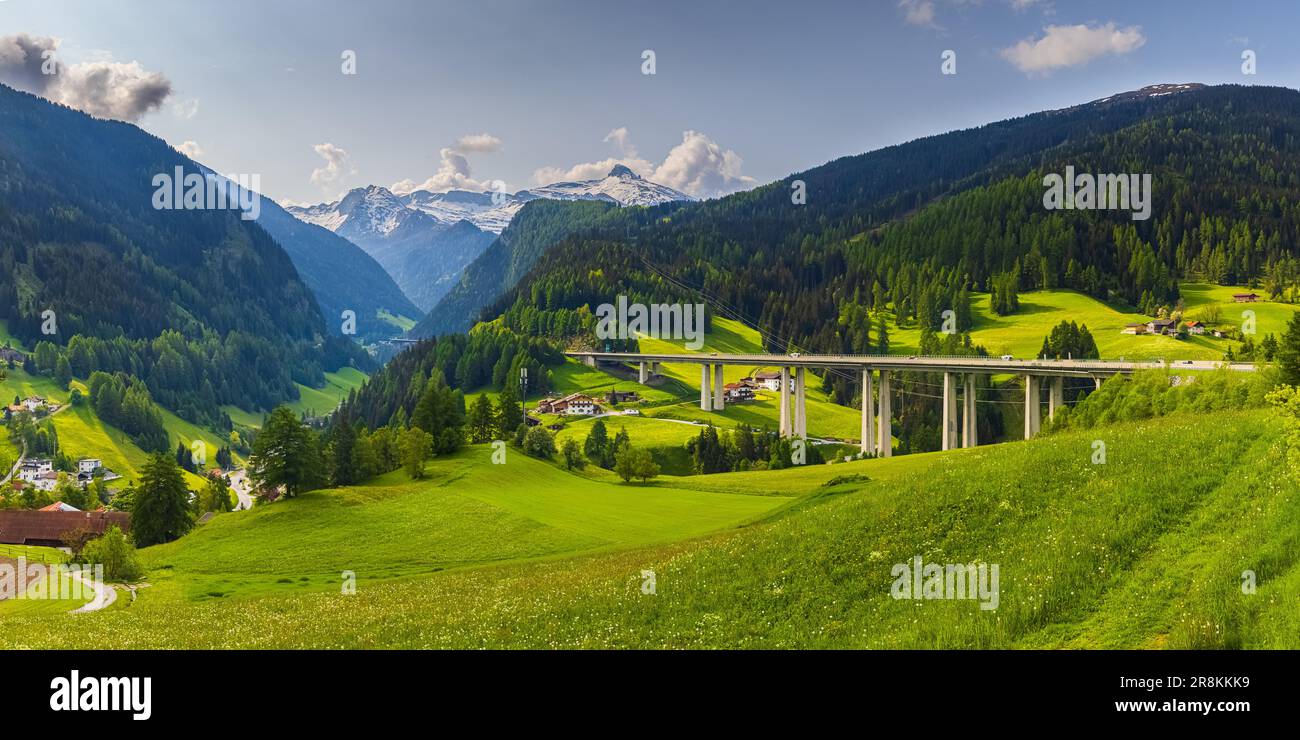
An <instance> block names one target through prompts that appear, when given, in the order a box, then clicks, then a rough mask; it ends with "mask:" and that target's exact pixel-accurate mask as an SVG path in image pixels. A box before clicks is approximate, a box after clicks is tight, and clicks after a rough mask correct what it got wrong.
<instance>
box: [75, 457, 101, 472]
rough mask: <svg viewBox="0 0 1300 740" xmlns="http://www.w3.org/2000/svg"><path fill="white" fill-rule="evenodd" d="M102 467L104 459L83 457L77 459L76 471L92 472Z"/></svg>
mask: <svg viewBox="0 0 1300 740" xmlns="http://www.w3.org/2000/svg"><path fill="white" fill-rule="evenodd" d="M102 467H104V461H103V460H100V459H99V458H97V457H83V458H81V459H80V460H78V461H77V472H78V473H94V472H95V471H96V470H99V469H100V468H102Z"/></svg>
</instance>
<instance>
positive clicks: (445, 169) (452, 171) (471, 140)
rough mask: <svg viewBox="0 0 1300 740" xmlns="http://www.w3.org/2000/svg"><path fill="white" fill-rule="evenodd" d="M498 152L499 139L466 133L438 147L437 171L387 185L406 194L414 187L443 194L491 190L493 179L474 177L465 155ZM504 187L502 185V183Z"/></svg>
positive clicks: (395, 191) (486, 134)
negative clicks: (426, 175)
mask: <svg viewBox="0 0 1300 740" xmlns="http://www.w3.org/2000/svg"><path fill="white" fill-rule="evenodd" d="M499 151H501V139H500V138H498V137H496V136H493V135H492V134H489V133H487V132H484V133H481V134H465V135H464V136H462V137H460V138H459V139H457V140H456V143H455V145H453V146H447V147H443V148H442V149H439V150H438V171H437V172H435V173H433V174H432V175H431V176H429V177H428V178H427V179H426V180H425V181H424V182H416V181H415V180H411V179H405V180H399V181H398V182H395V183H393V184H392V185H390V186H389V187H388V189H389V190H391V191H393V192H394V193H397V194H398V195H405V194H407V193H410V192H413V191H416V190H428V191H429V192H433V193H445V192H446V191H448V190H469V191H483V190H494V189H496V188H494V187H493V185H494V184H497V183H498V181H496V180H477V179H475V178H474V176H473V175H474V172H473V168H471V167H470V164H469V158H468V157H466V156H465V155H467V154H491V153H492V152H499ZM501 187H502V188H504V187H505V184H504V183H501Z"/></svg>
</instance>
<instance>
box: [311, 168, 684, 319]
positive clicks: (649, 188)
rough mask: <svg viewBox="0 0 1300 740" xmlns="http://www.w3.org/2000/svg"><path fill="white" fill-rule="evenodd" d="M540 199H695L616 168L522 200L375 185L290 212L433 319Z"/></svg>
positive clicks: (627, 202) (519, 195) (526, 193)
mask: <svg viewBox="0 0 1300 740" xmlns="http://www.w3.org/2000/svg"><path fill="white" fill-rule="evenodd" d="M534 200H563V201H593V202H599V203H605V204H608V205H613V206H651V205H658V204H660V203H667V202H672V201H690V200H693V198H691V196H689V195H687V194H685V193H682V192H680V191H677V190H674V189H672V188H670V187H667V186H665V185H659V184H657V183H653V182H650V181H649V180H645V179H644V178H642V177H640V176H639V175H637V174H636V173H634V172H633V171H632V170H631V169H629V168H627V167H625V166H623V165H616V166H615V167H614V168H613V169H612V170H611V171H610V172H609V174H608V175H606V176H605V177H603V178H600V179H595V180H583V181H574V182H557V183H552V184H550V185H544V186H541V187H536V188H532V189H529V190H520V191H518V192H515V193H505V192H493V193H488V192H481V193H475V192H469V191H465V190H451V191H448V192H444V193H434V192H430V191H427V190H415V191H413V192H410V193H406V194H403V195H398V194H395V193H393V192H392V191H390V190H388V189H387V188H384V187H380V186H377V185H370V186H367V187H362V188H356V189H353V190H351V191H349V192H348V193H347V194H345V195H344V196H343V197H342V198H341V199H339V200H337V201H333V202H330V203H320V204H317V205H313V206H295V205H289V206H286V210H287V211H288V212H289V213H291V214H293V215H294V216H296V217H297V218H299V219H300V220H302V221H305V222H307V223H310V224H314V225H317V226H320V227H322V228H325V229H328V230H330V231H332V232H334V233H335V234H337V235H339V236H342V237H344V238H346V239H347V240H348V241H350V242H352V243H353V244H356V245H357V246H359V247H361V248H362V249H364V250H365V251H366V252H367V253H368V254H370V256H372V257H374V259H375V260H376V261H378V262H379V264H380V265H382V266H383V267H384V269H385V270H387V271H388V273H389V275H391V276H392V278H393V279H394V280H395V281H396V282H397V285H398V286H399V287H401V289H402V291H403V292H404V293H405V294H406V296H407V297H409V298H410V300H411V301H412V302H414V303H415V305H416V306H418V307H419V308H420V309H421V311H424V312H428V311H430V310H431V309H433V308H434V307H435V306H436V305H437V304H438V302H439V301H440V300H441V299H442V298H443V296H445V295H446V294H447V293H448V291H450V290H451V289H452V287H453V286H454V285H455V284H456V282H457V281H458V280H459V279H460V277H461V273H462V272H463V271H464V270H465V268H466V267H467V266H468V265H469V264H470V263H471V262H473V261H474V260H475V259H476V258H478V257H479V255H481V254H482V253H483V252H484V250H486V249H487V248H488V247H489V245H491V244H493V242H494V241H496V239H497V235H498V234H500V233H502V232H503V231H504V230H505V229H506V228H507V227H508V226H509V224H510V223H511V221H512V220H513V219H514V218H515V216H516V214H518V213H519V212H520V210H521V209H523V207H524V205H525V204H527V203H528V202H530V201H534Z"/></svg>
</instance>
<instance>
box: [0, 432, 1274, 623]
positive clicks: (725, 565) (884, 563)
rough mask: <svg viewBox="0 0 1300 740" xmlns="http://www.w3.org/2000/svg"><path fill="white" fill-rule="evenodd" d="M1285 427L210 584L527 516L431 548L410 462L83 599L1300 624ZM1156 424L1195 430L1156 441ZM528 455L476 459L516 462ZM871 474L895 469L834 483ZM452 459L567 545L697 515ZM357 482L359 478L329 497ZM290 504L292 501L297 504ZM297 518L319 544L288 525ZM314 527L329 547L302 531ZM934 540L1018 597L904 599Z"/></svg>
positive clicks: (874, 478)
mask: <svg viewBox="0 0 1300 740" xmlns="http://www.w3.org/2000/svg"><path fill="white" fill-rule="evenodd" d="M1278 434H1279V429H1278V426H1277V422H1276V421H1275V420H1274V419H1272V418H1271V417H1270V416H1269V415H1268V413H1267V412H1261V411H1255V412H1240V413H1233V414H1226V415H1220V416H1216V417H1215V423H1214V424H1207V423H1205V418H1204V417H1201V416H1187V415H1184V416H1175V417H1169V418H1164V419H1160V420H1156V421H1148V422H1142V423H1135V424H1127V425H1120V426H1115V427H1112V428H1108V429H1105V430H1101V431H1097V430H1091V431H1089V432H1087V433H1077V434H1061V435H1051V436H1047V437H1041V438H1039V439H1036V440H1034V441H1031V442H1017V443H1010V444H1005V445H997V446H991V447H984V448H977V449H974V450H960V451H955V452H950V453H931V454H925V455H912V456H906V457H901V458H892V459H884V460H866V461H861V462H854V463H847V464H841V465H834V466H817V467H815V468H802V469H791V470H784V471H773V472H761V473H733V474H727V475H719V476H707V477H701V478H694V479H690V480H689V481H666V482H664V483H662V484H660V485H656V486H649V487H644V488H615V489H613V490H617V491H620V492H624V494H623V495H625V496H626V497H627V500H634V499H640V498H641V497H643V496H649V495H653V494H654V493H658V492H661V491H664V490H666V491H669V492H671V493H672V495H674V496H689V495H703V493H702V492H700V493H697V494H688V493H685V492H683V491H682V490H681V486H686V485H697V486H700V487H702V488H709V489H712V488H715V487H716V488H719V489H723V490H735V491H742V490H749V491H755V492H761V491H774V490H775V491H780V492H782V493H786V494H797V495H800V496H801V497H802V498H801V499H800V501H799V502H798V503H797V504H796V505H795V506H794V507H793V508H785V509H780V510H776V512H775V514H774V515H773V516H771V517H769V518H768V519H765V520H762V521H759V522H757V523H754V524H752V525H750V526H746V527H741V528H739V529H730V530H725V531H722V532H719V533H716V534H713V535H707V536H704V537H700V538H695V539H686V540H684V541H680V542H676V543H670V544H657V545H649V546H633V547H631V548H630V549H628V548H627V547H626V546H623V547H619V546H614V547H613V549H612V550H608V551H596V552H592V553H589V554H581V555H577V556H575V557H543V558H540V559H536V560H527V561H513V562H507V563H504V564H501V565H493V566H490V567H475V568H468V569H453V570H449V571H447V572H440V573H435V574H432V575H425V576H411V577H405V578H394V579H390V580H384V581H375V582H367V581H365V570H364V568H363V569H361V570H359V571H358V572H359V575H361V577H362V579H363V581H362V585H361V587H360V589H359V591H358V593H357V594H356V595H351V596H345V595H339V594H336V593H333V592H331V591H327V590H322V589H318V588H311V587H310V586H301V587H300V586H295V585H292V584H290V583H286V584H282V585H281V586H280V587H279V588H280V590H290V591H292V590H297V591H299V593H291V594H287V595H286V594H283V593H265V594H260V595H251V594H250V596H249V597H248V598H232V597H223V598H212V597H203V596H201V595H199V596H195V595H194V594H192V593H187V591H186V587H185V585H184V584H185V583H187V582H189V583H193V582H196V581H195V579H196V577H197V576H196V573H197V574H198V575H199V576H202V574H203V572H204V569H206V570H208V571H211V570H221V569H223V568H224V569H229V570H236V569H239V570H252V571H254V572H259V573H267V574H276V573H281V572H283V573H286V575H285V576H284V578H285V579H287V580H290V581H292V580H293V579H297V578H303V577H308V578H312V579H313V580H314V579H315V578H316V576H315V574H316V573H320V572H323V571H326V570H329V569H331V568H339V567H346V564H347V562H348V561H349V560H352V561H354V562H356V563H363V564H366V565H367V566H368V567H369V566H370V563H369V562H368V561H369V560H370V559H372V558H374V559H378V558H379V557H380V556H379V553H381V552H383V551H385V550H388V551H389V554H390V556H400V557H399V558H397V559H396V560H389V561H388V563H389V567H390V568H391V567H396V568H398V569H400V568H401V567H402V566H401V565H400V563H404V562H405V559H406V558H407V557H416V558H422V559H423V562H424V564H426V565H432V564H434V563H435V562H437V561H439V559H440V558H449V559H456V558H457V557H459V556H463V555H464V554H465V553H467V552H468V553H469V554H470V557H482V556H483V555H484V554H485V553H486V552H488V551H491V550H493V549H494V548H495V547H496V546H495V545H493V544H492V543H493V542H496V541H498V540H500V539H502V538H499V537H497V536H495V535H487V534H485V535H484V536H485V537H487V538H488V541H487V542H486V543H475V542H472V541H471V542H465V541H464V539H463V538H461V543H460V544H457V545H454V546H452V547H450V548H442V549H440V547H439V546H437V545H436V544H434V541H436V539H437V538H438V537H439V536H440V535H438V534H436V532H437V531H438V530H440V529H443V528H444V525H443V524H442V523H441V522H439V523H438V526H431V527H425V528H424V529H423V531H424V532H427V533H429V532H431V533H435V534H428V535H425V536H426V537H431V538H433V540H431V541H429V544H428V546H427V547H424V548H421V547H420V546H418V545H416V544H415V543H413V542H403V543H402V544H400V545H399V546H396V547H395V548H393V546H392V545H390V544H389V542H388V540H387V538H385V537H383V536H381V535H379V533H378V530H376V529H375V528H374V522H376V521H381V520H387V521H388V524H387V525H385V526H387V527H393V528H395V529H396V531H398V532H405V531H409V530H407V529H406V528H408V527H410V525H409V524H408V523H406V522H404V521H403V520H402V519H401V518H400V517H382V516H373V515H371V514H369V513H366V512H365V510H366V509H368V508H369V507H375V506H378V507H385V506H395V505H397V504H395V503H394V501H395V500H396V499H400V498H401V495H400V494H392V493H389V494H383V493H379V491H383V490H386V488H387V484H385V485H380V486H378V487H377V489H378V490H377V491H376V492H375V494H374V498H373V499H370V500H368V499H366V492H365V489H353V490H350V491H348V492H331V493H323V494H319V495H318V497H317V500H315V501H312V500H310V497H309V498H308V499H304V500H303V501H301V502H298V503H297V505H298V506H300V507H303V508H304V509H306V508H307V507H319V508H320V511H321V512H332V513H331V514H330V515H331V516H338V517H340V519H341V518H343V517H345V516H347V514H345V513H343V510H347V511H350V512H352V514H353V516H356V517H358V518H357V519H356V521H357V522H359V524H358V525H357V526H356V532H355V535H354V536H353V537H352V539H351V540H349V541H344V540H342V539H340V540H337V541H335V542H332V543H325V542H314V540H315V538H316V535H315V532H316V531H317V530H318V529H320V528H319V527H309V526H301V527H299V526H296V524H295V522H300V521H303V520H301V519H300V518H299V517H290V516H288V515H287V513H288V512H287V510H285V509H280V510H279V511H277V510H276V507H271V508H269V509H267V510H266V511H265V512H262V513H260V516H261V517H263V518H262V519H261V520H260V521H259V519H257V518H255V517H258V516H259V512H256V511H254V512H253V514H252V515H251V516H249V517H243V516H242V515H238V516H236V515H231V516H228V517H225V518H224V520H223V518H222V517H219V518H218V520H217V522H215V523H214V524H217V525H222V526H220V527H218V526H214V525H207V527H206V528H205V529H203V530H200V531H199V532H198V533H196V534H195V535H192V536H191V537H190V538H187V539H185V540H182V541H180V542H179V543H176V544H174V545H170V546H168V548H167V549H162V548H159V549H156V550H153V551H148V553H149V560H150V561H151V564H152V565H153V566H154V568H155V573H156V574H159V575H158V576H157V581H158V585H157V586H156V587H155V588H153V589H149V590H147V592H146V594H145V595H144V596H142V598H141V600H140V601H139V602H138V603H137V604H136V605H135V606H133V607H132V608H131V609H130V610H118V611H115V612H110V613H106V614H102V615H87V616H85V617H83V618H84V619H85V620H86V621H87V622H88V623H92V622H93V624H89V625H88V626H91V627H93V628H94V629H95V630H96V634H98V635H101V640H102V641H101V643H99V644H100V645H101V646H103V647H146V646H148V647H152V646H189V647H236V646H239V647H469V648H476V647H485V646H511V647H590V648H602V647H723V646H732V647H885V648H894V647H919V648H943V647H961V648H974V647H1132V648H1161V647H1291V648H1294V647H1296V646H1297V638H1296V635H1297V634H1300V610H1297V609H1296V608H1295V593H1296V592H1297V588H1298V587H1300V529H1298V528H1297V527H1296V525H1295V522H1296V521H1300V496H1298V495H1297V490H1296V487H1295V485H1294V484H1292V483H1290V482H1288V481H1284V480H1283V479H1280V478H1279V476H1277V475H1276V473H1275V471H1276V470H1278V469H1279V466H1280V465H1281V464H1282V461H1281V459H1280V458H1279V457H1278V454H1279V450H1278V445H1277V440H1278ZM1098 437H1100V438H1102V439H1104V441H1105V442H1106V444H1107V448H1108V452H1109V454H1108V460H1107V462H1106V464H1104V465H1094V464H1092V463H1091V462H1090V460H1091V454H1092V444H1093V441H1094V439H1096V438H1098ZM1156 447H1164V448H1168V449H1177V450H1181V451H1188V454H1165V455H1153V454H1151V451H1152V449H1153V448H1156ZM457 464H458V461H457V460H448V461H442V462H439V463H438V465H440V466H443V465H446V466H453V467H454V466H455V465H457ZM512 466H513V463H512V464H511V465H507V466H502V467H499V468H498V469H497V470H496V471H493V470H492V468H493V466H490V465H479V466H476V467H475V470H476V471H477V470H482V471H491V472H492V474H493V475H498V476H502V475H508V473H507V471H509V470H511V469H512ZM518 470H519V472H521V473H525V474H526V475H527V476H529V477H533V476H536V475H540V472H541V468H535V467H532V466H529V467H527V468H522V467H521V468H520V469H518ZM853 473H856V474H859V475H863V476H866V477H867V478H869V480H862V479H858V480H852V479H849V480H848V482H845V483H841V484H838V485H834V486H830V487H825V486H824V485H823V484H824V483H826V482H828V481H830V480H831V479H832V478H836V477H842V476H846V475H849V474H853ZM466 474H467V475H470V474H472V473H468V472H467V473H466ZM548 474H549V471H548ZM449 475H450V476H452V477H454V475H455V474H454V473H452V472H451V471H450V469H440V472H439V477H438V478H436V479H435V482H434V483H433V484H432V486H431V488H430V489H428V490H427V491H426V492H425V493H424V494H419V493H415V492H411V493H410V494H408V495H414V496H420V495H424V496H431V497H437V496H458V497H459V496H466V495H468V494H466V493H463V492H465V491H471V490H472V491H492V492H493V493H491V494H487V496H488V497H491V498H497V497H500V498H501V499H502V500H501V501H496V500H493V501H489V502H488V503H491V504H492V505H494V506H496V505H497V504H498V503H505V504H507V505H508V507H509V509H510V511H509V514H510V515H517V516H525V517H528V518H529V520H530V521H531V522H533V523H534V526H541V527H552V528H558V529H563V530H565V534H564V537H565V538H566V539H567V543H566V546H567V545H572V544H575V543H581V544H586V541H584V539H583V538H584V537H585V538H589V539H588V540H587V541H590V540H594V539H605V540H617V541H621V542H622V543H630V542H634V541H635V540H636V539H637V538H638V537H650V538H657V537H663V536H668V535H669V534H670V531H669V530H670V528H671V527H670V525H669V524H668V522H669V521H670V520H676V519H677V518H678V517H676V516H669V515H667V511H668V510H667V509H666V508H664V509H663V513H664V514H665V516H664V518H663V519H661V520H660V522H658V523H654V524H647V523H645V520H644V519H640V518H638V519H639V522H638V521H636V520H633V521H631V522H629V520H628V518H627V517H625V516H622V515H619V516H617V517H616V518H615V519H613V520H609V521H610V522H611V525H614V524H616V525H617V526H619V527H633V528H635V529H636V530H637V531H634V532H629V533H627V534H625V535H623V537H622V538H619V537H615V536H611V535H612V530H611V529H609V528H606V526H605V524H603V523H599V522H602V520H603V517H601V516H600V515H597V518H595V519H592V518H589V517H588V516H587V515H586V512H585V509H586V507H588V506H590V503H589V502H584V503H583V504H582V506H583V513H582V516H581V517H576V518H575V516H574V513H573V512H566V511H562V510H558V509H557V508H556V507H555V506H553V505H552V503H551V501H550V500H548V497H549V498H555V497H563V496H565V495H566V494H565V491H567V490H568V489H569V488H570V486H571V485H572V481H576V480H578V479H576V478H573V477H569V478H567V479H564V480H565V482H564V485H563V486H552V485H546V484H543V485H533V486H530V487H529V490H528V492H526V493H516V494H512V493H510V492H508V491H503V492H501V493H497V492H496V491H497V490H499V489H500V487H497V488H494V487H493V486H490V485H474V486H473V487H470V486H465V485H455V486H446V487H445V488H446V489H450V490H442V489H443V487H442V486H441V485H440V482H447V481H448V477H447V476H449ZM555 475H562V474H559V473H555ZM479 483H487V481H481V482H479ZM598 483H599V482H589V485H593V486H598ZM592 490H593V494H594V491H595V490H596V489H592ZM452 491H454V493H453V492H452ZM714 495H717V494H714ZM334 497H338V498H343V499H345V500H342V501H337V502H333V503H330V504H329V505H325V504H326V502H325V501H323V500H322V499H329V498H334ZM735 498H736V499H740V500H743V501H745V502H755V501H762V500H764V499H763V498H761V497H753V496H750V497H746V496H738V497H735ZM476 500H478V501H479V502H480V503H483V502H484V500H483V499H480V498H477V497H476ZM574 501H575V502H576V501H577V500H576V499H574ZM728 502H729V503H728V506H730V499H728ZM409 505H413V504H409ZM529 507H532V508H531V509H530V508H529ZM651 508H652V509H659V508H660V507H659V506H658V505H654V506H652V507H651ZM607 511H608V512H609V514H610V515H613V512H614V509H612V508H611V509H607ZM300 513H302V512H300ZM749 513H751V514H753V513H755V512H752V511H751V512H749ZM737 514H739V512H736V511H729V513H728V517H735V516H736V515H737ZM534 516H536V517H545V518H546V519H547V521H541V520H540V519H538V518H532V517H534ZM742 516H743V514H742ZM277 517H278V518H280V519H281V520H282V522H280V523H276V522H274V521H271V520H273V519H275V518H277ZM578 519H581V520H582V521H585V522H598V523H597V524H594V525H588V527H591V526H595V527H597V529H590V528H587V529H583V528H581V527H578V525H577V521H578ZM733 521H734V519H733ZM223 522H224V524H223ZM485 523H486V524H487V526H489V527H496V526H498V524H497V522H495V521H492V520H490V519H485ZM275 527H279V528H280V529H279V530H278V531H282V532H284V536H285V537H287V538H290V541H292V542H293V543H294V546H293V547H287V546H285V545H283V544H281V545H280V546H279V547H276V546H274V545H272V544H271V540H270V538H269V535H271V534H273V533H274V532H275V531H277V530H276V529H274V528H275ZM245 528H249V531H244V530H245ZM543 531H544V530H543ZM678 534H679V535H681V534H684V533H683V532H681V531H679V532H678ZM414 536H415V535H408V537H414ZM557 536H558V535H557ZM398 539H399V540H400V539H402V538H400V537H399V538H398ZM505 539H508V540H511V547H510V548H508V549H505V550H500V551H499V552H500V555H501V556H502V557H504V558H511V557H513V556H515V555H518V554H521V553H523V552H525V551H527V550H528V549H530V548H532V549H534V550H535V551H539V550H544V549H545V547H539V545H540V544H543V543H545V542H546V540H545V538H544V537H542V534H541V532H540V531H539V532H538V537H537V538H535V539H525V540H522V541H519V542H515V541H514V540H515V539H516V538H505ZM281 542H283V540H282V541H281ZM303 542H305V543H306V544H305V546H304V545H301V544H300V543H303ZM249 546H255V549H253V550H252V551H249V549H248V548H249ZM303 547H305V548H306V550H307V551H308V552H310V553H312V554H311V555H309V556H306V557H304V556H303V555H301V554H299V553H298V551H299V550H300V549H303ZM335 547H338V548H341V549H339V550H336V549H334V548H335ZM390 548H393V549H390ZM475 549H477V550H478V552H473V550H475ZM273 553H275V554H274V555H273ZM917 555H920V556H922V557H923V558H924V560H925V561H926V562H933V563H969V562H982V563H991V564H998V565H999V568H1000V589H999V593H1000V598H999V605H998V608H997V609H996V610H991V611H984V610H981V609H980V608H979V606H978V603H977V602H975V601H965V600H964V601H942V600H940V601H911V600H895V599H894V598H892V597H891V596H890V588H891V584H892V582H893V580H894V579H893V577H892V576H891V570H892V567H893V565H894V564H896V563H902V562H907V561H909V560H910V559H911V558H912V557H914V556H917ZM299 558H303V559H304V560H307V561H311V562H295V561H297V560H298V559H299ZM379 565H380V564H379V563H375V564H374V567H379ZM165 566H171V567H170V568H167V567H165ZM1244 570H1253V571H1254V572H1255V573H1256V574H1257V577H1258V584H1259V586H1258V591H1257V593H1254V594H1251V595H1246V594H1243V593H1242V592H1241V589H1240V583H1241V573H1242V571H1244ZM642 571H654V573H655V581H656V589H655V590H656V593H655V594H653V595H650V594H646V593H643V591H642V583H643V575H642ZM308 574H311V575H308ZM7 624H8V625H9V629H7V630H6V631H5V632H4V633H3V634H0V645H4V646H8V647H69V646H72V645H73V644H74V642H75V641H76V639H77V638H76V637H75V636H73V635H71V634H69V633H68V631H67V630H66V629H65V626H66V618H63V617H60V618H52V617H39V618H38V617H15V618H13V619H12V620H7Z"/></svg>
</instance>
